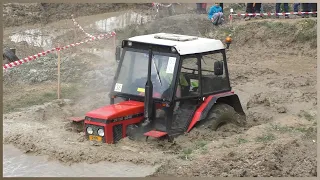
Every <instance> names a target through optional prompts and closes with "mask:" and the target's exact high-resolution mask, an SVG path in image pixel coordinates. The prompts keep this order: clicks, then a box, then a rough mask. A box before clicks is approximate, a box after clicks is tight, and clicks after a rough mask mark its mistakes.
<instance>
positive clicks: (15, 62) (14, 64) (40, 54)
mask: <svg viewBox="0 0 320 180" xmlns="http://www.w3.org/2000/svg"><path fill="white" fill-rule="evenodd" d="M115 35H116V33H115V32H111V33H108V34H101V35H99V36H96V37H95V36H92V37H91V38H90V39H87V40H85V41H81V42H78V43H73V44H69V45H67V46H63V47H56V48H52V49H51V50H47V51H43V52H41V53H38V54H35V55H33V56H28V57H26V58H23V59H19V60H17V61H14V62H11V63H8V64H4V65H3V69H4V70H5V69H8V68H12V67H15V66H19V65H21V64H23V63H26V62H29V61H32V60H35V59H37V58H39V57H42V56H46V55H48V54H50V53H52V52H54V51H61V50H64V49H68V48H70V47H74V46H78V45H81V44H84V43H87V42H91V41H94V40H97V39H98V40H100V39H102V38H107V39H109V38H111V37H114V36H115Z"/></svg>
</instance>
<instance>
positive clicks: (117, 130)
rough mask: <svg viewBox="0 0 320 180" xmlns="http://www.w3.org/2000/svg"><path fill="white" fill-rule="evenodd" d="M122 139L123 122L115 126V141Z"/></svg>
mask: <svg viewBox="0 0 320 180" xmlns="http://www.w3.org/2000/svg"><path fill="white" fill-rule="evenodd" d="M120 139H122V124H118V125H115V126H113V142H114V143H116V142H118V141H119V140H120Z"/></svg>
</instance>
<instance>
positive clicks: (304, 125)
mask: <svg viewBox="0 0 320 180" xmlns="http://www.w3.org/2000/svg"><path fill="white" fill-rule="evenodd" d="M84 19H85V18H84ZM190 27H198V28H190ZM252 27H256V28H252ZM301 27H305V29H304V31H302V30H301ZM315 27H316V21H315V19H309V20H301V19H288V20H286V21H282V20H275V21H270V20H258V21H251V22H242V21H241V22H238V23H234V24H233V25H232V26H229V25H223V26H221V27H212V26H211V25H210V24H209V23H208V21H207V19H206V16H205V15H177V16H172V17H167V18H163V19H159V20H157V21H156V22H154V21H151V22H148V23H146V24H144V25H131V26H129V27H126V28H125V29H122V30H118V31H117V34H118V39H117V40H118V42H120V41H121V40H122V39H124V38H127V37H130V36H134V35H139V34H145V33H156V32H168V33H170V32H171V33H180V34H187V35H201V36H206V37H211V38H217V39H222V40H223V39H224V38H225V35H226V34H229V33H231V34H232V37H233V43H232V44H231V49H230V50H229V51H228V52H227V57H228V63H229V72H230V78H231V83H232V86H233V89H234V90H235V92H236V93H237V94H238V95H239V97H240V100H241V103H242V105H243V108H244V110H245V113H246V114H247V116H248V117H247V121H248V124H247V126H246V127H242V128H239V127H236V126H233V125H226V126H223V127H221V128H220V129H219V130H218V131H216V132H212V131H209V130H202V129H200V128H195V129H193V130H192V131H191V132H190V133H188V134H186V135H183V136H180V137H178V138H177V139H175V142H174V143H168V142H166V141H160V140H149V141H148V142H145V141H143V142H140V141H136V142H133V141H131V140H129V139H123V140H122V141H121V142H120V143H118V144H115V145H107V144H103V145H97V144H92V143H90V142H88V141H87V140H85V139H84V137H83V133H82V132H81V131H82V129H81V127H77V126H75V125H74V124H72V123H70V122H69V121H67V120H66V118H67V117H69V116H73V115H83V114H84V113H85V112H87V111H89V110H92V109H94V108H97V107H99V106H102V105H105V104H107V103H108V98H107V97H108V96H107V95H108V90H109V88H110V82H111V80H112V75H113V71H114V68H115V67H116V64H115V63H114V60H113V58H101V56H98V55H97V54H99V53H96V52H88V51H85V50H84V49H86V48H88V49H90V48H93V47H95V48H97V47H99V48H97V49H100V50H108V51H110V52H113V51H112V46H111V45H110V46H107V47H106V46H105V44H104V43H105V42H97V43H95V44H94V45H84V46H83V47H82V48H79V49H77V50H75V51H74V52H69V54H67V57H68V58H70V59H72V58H73V59H72V60H69V63H70V64H69V63H67V64H66V66H65V68H66V69H65V71H67V70H69V71H70V75H68V74H67V73H65V74H64V76H63V77H64V78H66V79H65V81H64V82H68V83H65V84H63V86H64V87H68V86H70V87H73V88H70V89H66V90H65V92H64V93H63V94H64V98H65V99H64V100H62V101H52V100H53V99H55V97H56V94H55V90H56V89H55V78H56V75H55V74H54V71H55V70H56V69H55V68H56V66H55V64H54V63H53V62H51V61H50V60H47V61H46V60H44V61H39V63H34V64H32V65H31V64H30V65H27V64H26V65H24V66H21V69H20V68H17V70H13V71H12V73H11V74H10V75H7V76H6V78H7V79H5V80H8V79H12V81H15V82H17V83H13V84H10V83H8V85H7V86H5V87H4V105H5V106H9V105H11V106H12V107H10V108H9V109H7V113H6V114H5V115H4V137H3V138H4V142H5V143H7V144H14V145H15V146H16V147H18V148H19V149H21V150H23V151H24V152H25V153H29V154H34V155H46V156H48V157H49V158H50V159H53V160H58V161H60V162H62V163H65V164H74V163H81V162H85V163H98V162H101V161H105V160H106V161H110V162H132V163H135V164H144V165H162V166H161V168H160V169H159V170H158V172H157V173H155V174H154V175H155V176H166V175H174V176H300V177H301V176H316V173H317V172H316V142H317V139H316V124H317V123H316V115H317V114H316V87H315V85H316V48H314V44H313V43H314V42H313V40H312V39H308V37H311V36H313V37H314V36H315V34H316V29H315ZM46 28H48V29H49V28H52V27H51V26H50V24H49V25H47V26H46ZM93 29H94V28H92V29H91V30H93ZM87 30H90V28H88V29H87ZM289 31H290V32H292V33H284V32H289ZM306 32H307V33H306ZM292 34H294V35H292ZM302 37H304V38H302ZM64 38H65V39H68V35H62V36H60V39H64ZM284 46H285V47H286V48H279V47H284ZM100 52H101V51H100ZM110 54H111V53H110ZM108 56H110V55H108ZM66 62H68V61H66ZM76 62H77V63H79V64H78V66H76ZM42 63H48V64H50V63H52V64H51V65H48V64H46V65H44V64H42ZM50 66H51V67H50ZM84 67H86V68H84ZM104 67H106V68H104ZM34 68H39V71H36V72H39V73H38V74H37V73H35V72H34V71H31V69H34ZM76 69H80V70H79V71H78V72H79V74H78V75H79V76H76V75H77V73H75V72H76ZM40 70H45V71H48V72H51V73H47V72H46V73H44V72H41V71H40ZM20 71H21V72H20ZM13 72H14V73H13ZM32 73H34V74H32ZM26 74H28V78H24V77H25V75H26ZM44 74H49V75H48V78H47V79H45V80H43V79H42V80H41V81H40V80H39V81H34V82H33V81H30V79H32V78H35V79H39V78H40V77H43V75H44ZM71 74H72V76H75V77H77V78H75V77H72V76H71ZM67 77H68V78H69V79H67ZM23 79H24V80H23ZM101 79H103V83H101ZM85 82H87V83H85ZM74 84H80V85H81V86H80V87H81V88H79V87H77V86H73V85H74ZM84 84H86V86H84ZM95 85H96V86H95ZM75 87H77V88H75ZM93 87H94V88H93ZM21 88H23V89H24V91H23V92H21V91H19V89H21ZM48 89H52V91H49V90H48ZM17 92H19V93H17ZM67 92H69V93H67ZM42 93H43V94H42ZM75 94H77V95H78V96H74V95H75ZM26 95H27V96H28V97H39V96H40V98H39V99H41V100H43V99H46V100H47V101H46V102H48V103H44V102H43V101H41V102H40V101H38V102H33V101H31V100H30V99H23V98H21V97H24V96H26ZM71 97H72V98H71ZM19 99H22V100H20V101H17V102H19V104H15V103H14V102H16V101H15V100H19ZM34 99H35V98H33V99H32V100H34ZM68 99H71V100H68ZM36 100H37V99H36ZM39 102H40V103H39ZM21 104H24V105H25V106H19V105H21ZM30 104H39V105H37V106H31V105H30ZM13 109H14V110H13ZM75 147H77V148H75ZM200 165H201V166H200Z"/></svg>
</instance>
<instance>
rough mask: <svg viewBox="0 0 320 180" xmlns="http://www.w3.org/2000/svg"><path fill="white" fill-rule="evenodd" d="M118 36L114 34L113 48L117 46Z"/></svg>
mask: <svg viewBox="0 0 320 180" xmlns="http://www.w3.org/2000/svg"><path fill="white" fill-rule="evenodd" d="M116 36H117V35H114V36H113V48H114V50H115V49H116V48H117V43H116Z"/></svg>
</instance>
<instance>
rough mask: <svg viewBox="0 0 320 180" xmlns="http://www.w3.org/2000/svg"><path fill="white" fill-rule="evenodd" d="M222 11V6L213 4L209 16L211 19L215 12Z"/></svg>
mask: <svg viewBox="0 0 320 180" xmlns="http://www.w3.org/2000/svg"><path fill="white" fill-rule="evenodd" d="M218 12H222V8H221V7H220V6H216V5H214V6H211V8H210V10H209V12H208V18H209V19H211V18H212V17H213V15H214V14H215V13H218Z"/></svg>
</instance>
